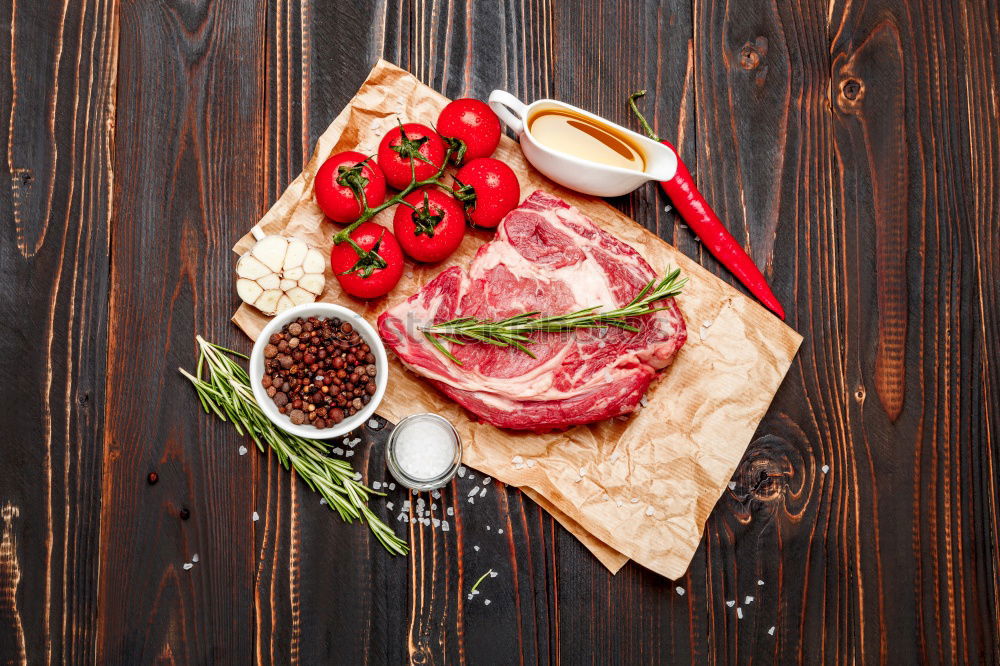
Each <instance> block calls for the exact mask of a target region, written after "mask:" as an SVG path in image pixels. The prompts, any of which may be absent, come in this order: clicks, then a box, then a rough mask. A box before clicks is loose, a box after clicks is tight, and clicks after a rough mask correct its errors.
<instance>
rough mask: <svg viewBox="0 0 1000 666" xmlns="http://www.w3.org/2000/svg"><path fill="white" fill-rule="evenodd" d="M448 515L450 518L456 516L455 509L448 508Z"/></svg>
mask: <svg viewBox="0 0 1000 666" xmlns="http://www.w3.org/2000/svg"><path fill="white" fill-rule="evenodd" d="M448 515H449V516H454V515H455V507H451V506H449V507H448Z"/></svg>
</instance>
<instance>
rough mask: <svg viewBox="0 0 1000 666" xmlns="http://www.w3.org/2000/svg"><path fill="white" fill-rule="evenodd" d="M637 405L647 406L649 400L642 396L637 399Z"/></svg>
mask: <svg viewBox="0 0 1000 666" xmlns="http://www.w3.org/2000/svg"><path fill="white" fill-rule="evenodd" d="M639 404H640V405H641V406H643V407H645V406H646V405H648V404H649V400H647V399H646V396H642V397H641V398H639Z"/></svg>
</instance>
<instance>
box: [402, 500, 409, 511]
mask: <svg viewBox="0 0 1000 666" xmlns="http://www.w3.org/2000/svg"><path fill="white" fill-rule="evenodd" d="M400 508H402V509H403V511H409V510H410V500H403V506H402V507H400Z"/></svg>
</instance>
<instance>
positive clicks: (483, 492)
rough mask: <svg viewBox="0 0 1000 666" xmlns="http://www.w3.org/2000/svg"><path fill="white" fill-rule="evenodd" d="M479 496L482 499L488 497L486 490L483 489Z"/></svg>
mask: <svg viewBox="0 0 1000 666" xmlns="http://www.w3.org/2000/svg"><path fill="white" fill-rule="evenodd" d="M479 496H480V497H486V488H483V489H482V490H481V491H480V493H479Z"/></svg>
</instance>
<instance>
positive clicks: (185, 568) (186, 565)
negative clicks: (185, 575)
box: [184, 562, 194, 571]
mask: <svg viewBox="0 0 1000 666" xmlns="http://www.w3.org/2000/svg"><path fill="white" fill-rule="evenodd" d="M193 566H194V565H193V564H191V563H190V562H185V563H184V571H187V570H188V569H190V568H191V567H193Z"/></svg>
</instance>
